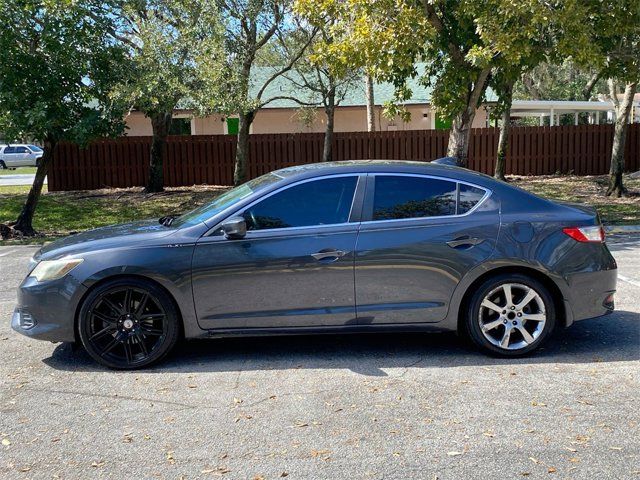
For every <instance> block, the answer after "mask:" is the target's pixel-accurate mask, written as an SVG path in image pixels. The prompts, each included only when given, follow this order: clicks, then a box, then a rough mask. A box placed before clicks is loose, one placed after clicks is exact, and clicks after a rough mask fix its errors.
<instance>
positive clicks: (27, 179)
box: [0, 172, 47, 187]
mask: <svg viewBox="0 0 640 480" xmlns="http://www.w3.org/2000/svg"><path fill="white" fill-rule="evenodd" d="M34 178H35V175H34V174H23V173H18V174H16V175H2V172H0V187H7V186H18V185H32V184H33V179H34ZM44 183H45V184H46V183H47V179H46V178H45V179H44Z"/></svg>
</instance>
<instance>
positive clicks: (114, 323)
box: [78, 279, 180, 370]
mask: <svg viewBox="0 0 640 480" xmlns="http://www.w3.org/2000/svg"><path fill="white" fill-rule="evenodd" d="M178 321H179V320H178V313H177V311H176V308H175V306H174V304H173V302H172V300H171V299H170V298H169V297H168V295H167V293H166V292H165V291H164V290H163V289H161V288H160V287H158V286H157V285H155V284H153V283H151V282H148V281H145V280H142V279H116V280H112V281H108V282H106V283H104V284H102V285H100V286H99V287H97V288H96V289H95V290H93V291H92V292H91V293H90V294H89V295H88V297H87V298H86V300H85V302H84V303H83V305H82V308H81V309H80V317H79V323H78V330H79V334H80V339H81V341H82V345H83V346H84V348H85V349H86V351H87V352H88V353H89V355H91V357H93V358H94V359H95V360H96V361H97V362H99V363H101V364H102V365H105V366H107V367H109V368H115V369H122V370H130V369H136V368H142V367H146V366H149V365H151V364H153V363H155V362H158V361H159V360H160V359H162V358H163V357H164V356H165V355H167V354H168V353H169V352H170V351H171V349H172V348H173V347H174V346H175V344H176V342H177V340H178V335H179V331H180V329H179V324H178Z"/></svg>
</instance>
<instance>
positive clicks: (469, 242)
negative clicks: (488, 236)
mask: <svg viewBox="0 0 640 480" xmlns="http://www.w3.org/2000/svg"><path fill="white" fill-rule="evenodd" d="M483 241H484V239H483V238H475V237H474V238H471V237H469V236H464V237H459V238H456V239H454V240H450V241H448V242H447V245H449V246H450V247H451V248H460V247H473V246H475V245H478V244H479V243H482V242H483Z"/></svg>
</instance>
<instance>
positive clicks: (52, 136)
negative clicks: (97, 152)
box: [0, 0, 125, 143]
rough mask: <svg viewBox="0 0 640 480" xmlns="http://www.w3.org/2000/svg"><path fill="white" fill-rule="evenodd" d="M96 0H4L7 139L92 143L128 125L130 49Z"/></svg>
mask: <svg viewBox="0 0 640 480" xmlns="http://www.w3.org/2000/svg"><path fill="white" fill-rule="evenodd" d="M100 9H101V7H100V5H99V4H97V3H96V2H92V1H89V0H74V1H72V0H64V1H61V0H58V1H53V0H0V11H2V12H3V18H4V19H5V22H4V24H3V26H2V28H1V29H0V105H1V111H0V131H2V132H3V135H4V136H5V137H6V139H7V140H11V139H13V140H18V139H23V138H33V139H35V140H39V141H44V140H45V139H47V140H50V141H54V142H55V141H60V140H69V141H74V142H78V143H86V142H87V141H89V140H90V139H92V138H94V137H96V136H103V135H109V134H114V133H118V132H121V131H122V129H123V122H122V118H123V113H124V110H123V108H122V105H121V104H119V103H118V102H116V101H114V98H113V89H114V86H115V85H116V84H117V83H118V82H120V81H121V80H122V79H123V78H124V74H125V62H124V51H123V49H122V48H121V47H120V46H118V45H116V44H114V42H113V41H111V39H110V37H109V32H110V30H111V28H112V23H111V19H110V18H108V17H105V16H101V15H100V14H99V11H100Z"/></svg>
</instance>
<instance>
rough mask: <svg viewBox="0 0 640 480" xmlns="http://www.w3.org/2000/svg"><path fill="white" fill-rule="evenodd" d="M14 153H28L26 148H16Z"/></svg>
mask: <svg viewBox="0 0 640 480" xmlns="http://www.w3.org/2000/svg"><path fill="white" fill-rule="evenodd" d="M16 153H29V150H27V147H16Z"/></svg>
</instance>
